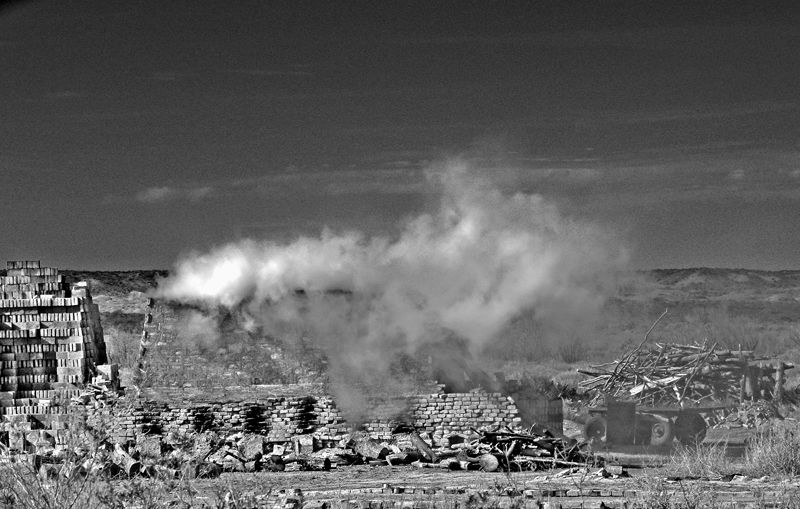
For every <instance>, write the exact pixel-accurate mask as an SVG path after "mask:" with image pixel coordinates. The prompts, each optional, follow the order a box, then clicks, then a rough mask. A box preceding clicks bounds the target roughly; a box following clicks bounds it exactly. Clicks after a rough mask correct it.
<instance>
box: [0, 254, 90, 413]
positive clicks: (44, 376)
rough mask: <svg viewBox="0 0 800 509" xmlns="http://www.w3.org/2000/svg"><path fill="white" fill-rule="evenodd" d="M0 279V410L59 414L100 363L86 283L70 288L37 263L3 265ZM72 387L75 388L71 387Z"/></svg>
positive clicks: (14, 262)
mask: <svg viewBox="0 0 800 509" xmlns="http://www.w3.org/2000/svg"><path fill="white" fill-rule="evenodd" d="M5 272H6V274H5V276H0V366H1V370H0V409H1V410H2V414H3V416H5V417H6V420H8V418H10V416H13V415H30V414H39V415H42V414H45V415H46V414H52V413H62V412H63V408H60V407H57V405H56V402H57V401H58V400H63V399H68V398H69V396H71V395H74V394H76V393H77V388H78V387H77V385H79V384H83V383H84V382H86V381H87V379H88V378H89V376H90V374H91V371H92V369H93V368H94V366H95V365H96V364H100V363H104V362H105V360H106V359H105V357H106V353H105V343H104V342H103V331H102V328H101V327H100V315H99V311H98V309H97V306H96V305H95V304H93V303H92V299H91V295H90V294H89V291H88V287H87V286H86V284H85V283H78V284H76V285H72V286H71V285H70V284H69V283H66V282H65V281H64V280H63V276H61V275H60V274H59V273H58V270H57V269H54V268H50V267H42V266H41V265H40V263H39V262H38V261H11V262H8V265H7V269H6V271H5ZM76 384H77V385H76Z"/></svg>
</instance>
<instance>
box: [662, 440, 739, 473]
mask: <svg viewBox="0 0 800 509" xmlns="http://www.w3.org/2000/svg"><path fill="white" fill-rule="evenodd" d="M663 471H664V473H665V474H666V475H668V476H670V477H678V478H683V479H686V478H689V479H692V478H694V479H719V478H720V477H724V476H726V475H731V474H737V473H739V472H740V471H741V465H736V464H734V463H731V459H730V458H727V457H726V456H725V447H724V446H722V445H714V446H710V447H704V446H700V447H692V446H688V447H684V446H682V447H680V448H679V449H678V450H676V451H675V452H674V453H673V454H672V456H671V457H670V461H669V463H667V465H665V466H664V469H663Z"/></svg>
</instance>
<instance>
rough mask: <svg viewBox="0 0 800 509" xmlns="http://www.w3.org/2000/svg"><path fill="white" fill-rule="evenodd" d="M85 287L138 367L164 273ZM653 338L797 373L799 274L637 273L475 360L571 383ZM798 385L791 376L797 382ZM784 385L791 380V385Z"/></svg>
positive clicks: (521, 328)
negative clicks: (784, 365)
mask: <svg viewBox="0 0 800 509" xmlns="http://www.w3.org/2000/svg"><path fill="white" fill-rule="evenodd" d="M64 273H65V275H68V276H71V277H74V278H75V279H84V280H87V281H89V282H90V284H91V287H92V293H93V295H94V298H95V301H96V302H97V304H98V305H99V307H100V311H101V315H102V320H103V327H104V330H105V333H106V341H107V342H108V344H109V352H110V354H111V356H112V357H113V359H114V361H115V362H117V363H119V364H120V365H121V366H128V367H129V366H133V365H134V364H135V361H136V354H137V352H138V344H139V339H140V335H141V330H142V329H141V325H142V322H143V319H144V311H145V306H146V304H147V292H148V291H149V290H151V289H152V288H155V286H156V284H157V281H158V278H160V277H164V276H166V275H167V272H166V271H155V270H153V271H123V272H90V271H64ZM664 309H669V313H668V315H667V316H666V317H665V318H664V319H663V320H662V321H661V322H660V323H659V324H658V326H657V327H656V329H655V330H654V331H653V333H652V334H651V339H650V340H651V341H654V342H678V343H692V342H702V341H704V340H708V341H709V342H710V343H717V344H718V345H719V347H721V348H731V349H737V348H739V347H741V348H744V349H755V350H756V351H758V352H761V353H764V354H766V355H772V356H777V357H780V358H782V359H784V360H787V361H790V362H795V363H798V364H800V271H779V272H766V271H754V270H743V269H735V270H734V269H705V268H700V269H665V270H654V271H647V272H638V273H636V274H633V275H631V276H630V277H629V278H628V279H627V280H625V281H623V282H622V284H621V285H620V288H619V292H618V294H617V295H616V296H614V297H613V298H611V299H610V300H609V301H608V302H607V303H606V305H605V307H604V308H603V310H602V312H601V313H599V314H598V315H597V316H591V317H587V320H586V323H585V324H581V327H579V328H576V330H574V331H572V330H569V329H568V328H566V329H562V330H559V331H552V330H544V329H543V328H542V327H541V326H540V325H538V324H537V320H536V318H535V311H534V312H532V313H530V314H528V315H526V316H522V317H520V318H519V319H517V320H516V321H515V322H514V323H513V324H512V325H511V326H510V327H509V329H508V330H507V331H506V332H505V333H504V334H503V335H502V337H501V338H500V339H499V340H498V341H496V342H494V343H492V344H491V345H490V346H489V347H487V348H486V350H485V351H484V352H479V353H477V355H476V357H479V358H480V361H481V362H480V364H481V365H482V366H483V368H484V369H485V370H486V371H489V372H491V371H493V370H499V369H503V370H505V371H506V372H512V373H513V372H525V373H535V374H538V375H545V376H557V377H559V380H560V381H562V382H569V381H570V379H575V377H576V376H575V375H574V368H575V367H576V366H580V365H585V364H587V363H597V362H605V361H610V360H613V359H614V358H616V357H617V356H618V355H619V354H620V353H621V352H623V351H625V350H626V349H628V348H630V347H631V346H633V345H635V344H637V343H638V342H639V341H641V339H642V337H643V335H644V333H645V331H646V330H647V329H648V328H649V327H650V325H651V324H652V323H653V321H654V320H655V319H656V318H657V317H658V316H659V315H660V314H661V313H662V312H663V311H664ZM797 376H800V375H795V377H797ZM789 383H790V385H791V384H792V383H794V384H795V385H797V381H796V380H792V379H791V378H790V381H789Z"/></svg>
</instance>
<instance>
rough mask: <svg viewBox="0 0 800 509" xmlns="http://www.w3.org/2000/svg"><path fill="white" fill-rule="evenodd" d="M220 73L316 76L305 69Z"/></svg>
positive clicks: (243, 70)
mask: <svg viewBox="0 0 800 509" xmlns="http://www.w3.org/2000/svg"><path fill="white" fill-rule="evenodd" d="M220 72H224V73H229V74H244V75H246V76H314V73H313V72H311V71H306V70H303V69H225V70H222V71H220Z"/></svg>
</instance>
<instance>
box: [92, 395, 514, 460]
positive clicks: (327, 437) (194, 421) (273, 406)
mask: <svg viewBox="0 0 800 509" xmlns="http://www.w3.org/2000/svg"><path fill="white" fill-rule="evenodd" d="M121 401H123V398H120V400H117V401H116V402H115V401H113V400H111V401H109V402H108V404H107V405H106V406H98V407H93V406H86V407H82V408H83V410H82V411H83V412H84V414H85V419H86V423H87V424H88V425H89V426H90V427H94V428H96V429H98V430H100V431H103V430H111V434H112V438H113V439H115V441H119V442H126V441H136V440H137V439H138V438H139V437H142V436H145V435H151V434H154V433H160V434H167V433H170V432H176V433H194V432H203V431H213V432H218V433H223V434H231V433H237V432H245V433H259V434H262V435H264V436H265V439H266V441H267V442H270V443H275V444H289V443H290V442H292V441H293V440H297V439H299V438H300V437H305V438H310V439H312V440H313V441H315V442H316V443H317V444H318V445H320V446H322V447H325V446H332V445H335V444H336V443H338V442H339V441H341V440H342V439H344V438H346V437H347V436H348V434H349V433H350V431H352V430H353V428H354V427H358V428H360V429H363V430H364V431H366V432H367V433H368V434H369V435H370V436H371V437H372V438H376V439H380V440H385V439H390V438H392V434H393V432H394V431H395V429H396V428H397V426H398V425H405V426H406V427H407V426H413V427H414V429H416V430H417V431H419V432H421V433H428V434H430V436H431V437H432V438H433V440H434V442H435V443H437V444H438V443H445V442H446V441H447V437H448V436H449V435H452V434H454V433H460V434H468V433H470V431H471V428H476V429H480V428H484V429H496V428H498V427H500V426H506V425H508V426H515V425H517V424H519V422H520V418H519V417H518V412H517V408H516V406H515V404H514V402H513V400H512V399H511V398H509V397H507V396H503V395H502V394H499V393H486V392H477V391H476V392H469V393H453V394H442V393H435V394H425V395H414V396H408V397H403V398H391V399H390V400H387V401H384V402H373V406H372V407H371V409H370V410H368V411H367V415H366V416H364V418H363V422H359V423H348V422H347V421H346V419H345V417H344V414H343V413H342V412H341V410H340V409H339V408H337V406H336V403H335V402H334V400H333V399H332V398H331V397H329V396H320V397H312V396H306V397H300V396H274V397H265V398H258V399H243V400H240V401H228V402H224V403H209V402H183V403H177V404H176V403H167V402H164V401H159V402H155V401H146V400H136V401H133V402H131V401H125V402H124V404H118V403H119V402H121ZM131 403H133V404H131Z"/></svg>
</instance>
